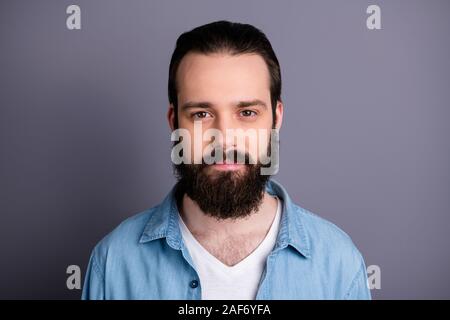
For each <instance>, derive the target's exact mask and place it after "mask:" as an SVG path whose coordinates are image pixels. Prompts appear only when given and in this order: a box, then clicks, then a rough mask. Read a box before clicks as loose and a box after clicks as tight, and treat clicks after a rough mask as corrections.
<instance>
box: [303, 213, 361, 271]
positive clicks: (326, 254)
mask: <svg viewBox="0 0 450 320" xmlns="http://www.w3.org/2000/svg"><path fill="white" fill-rule="evenodd" d="M294 207H295V208H296V211H297V213H298V215H299V217H300V221H301V223H302V225H303V229H304V232H305V233H306V235H307V238H308V242H309V248H310V253H311V256H312V257H315V258H314V259H316V260H321V262H323V263H325V262H329V263H333V264H334V265H336V266H340V265H342V266H343V267H345V268H347V271H349V272H350V273H351V274H355V273H357V272H359V271H360V269H361V268H363V267H364V259H363V256H362V254H361V252H360V251H359V249H358V248H357V246H356V245H355V244H354V242H353V240H352V238H351V237H350V236H349V235H348V234H347V233H346V232H344V231H343V230H342V229H341V228H340V227H338V226H337V225H336V224H334V223H333V222H331V221H329V220H327V219H325V218H322V217H320V216H319V215H317V214H315V213H313V212H311V211H309V210H307V209H304V208H302V207H300V206H298V205H294Z"/></svg>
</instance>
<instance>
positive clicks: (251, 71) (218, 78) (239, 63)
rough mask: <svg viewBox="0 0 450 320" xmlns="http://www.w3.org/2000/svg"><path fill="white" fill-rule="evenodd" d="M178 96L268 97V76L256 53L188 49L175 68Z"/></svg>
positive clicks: (213, 97) (179, 97) (211, 97)
mask: <svg viewBox="0 0 450 320" xmlns="http://www.w3.org/2000/svg"><path fill="white" fill-rule="evenodd" d="M177 89H178V100H179V101H183V100H187V99H189V100H191V99H202V100H211V101H212V100H222V101H223V100H224V99H230V100H235V99H255V98H259V99H269V100H270V76H269V70H268V67H267V64H266V62H265V61H264V59H263V58H262V57H261V56H260V55H258V54H240V55H230V54H227V53H215V54H208V55H205V54H201V53H192V52H191V53H188V54H187V55H186V56H184V57H183V59H182V60H181V63H180V65H179V67H178V71H177Z"/></svg>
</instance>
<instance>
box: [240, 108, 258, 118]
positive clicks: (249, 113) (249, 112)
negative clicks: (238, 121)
mask: <svg viewBox="0 0 450 320" xmlns="http://www.w3.org/2000/svg"><path fill="white" fill-rule="evenodd" d="M240 113H241V116H243V117H252V116H256V112H255V111H252V110H242V111H241V112H240Z"/></svg>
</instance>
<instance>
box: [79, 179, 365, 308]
mask: <svg viewBox="0 0 450 320" xmlns="http://www.w3.org/2000/svg"><path fill="white" fill-rule="evenodd" d="M266 191H267V192H268V193H270V194H272V195H277V196H278V197H279V198H280V199H281V200H282V202H283V211H282V216H281V221H280V228H279V231H278V235H277V240H276V243H275V246H274V248H273V249H272V251H271V253H270V254H269V256H268V257H267V260H266V266H265V269H264V271H263V274H262V276H261V280H260V283H259V286H258V291H257V295H256V299H257V300H260V299H262V300H271V299H286V300H290V299H371V295H370V290H369V288H368V281H367V273H366V266H365V263H364V259H363V257H362V255H361V253H360V252H359V251H358V249H357V248H356V247H355V245H354V244H353V242H352V240H351V239H350V237H349V236H348V235H347V234H346V233H344V232H343V231H342V230H341V229H339V228H338V227H337V226H336V225H334V224H333V223H331V222H329V221H327V220H325V219H323V218H320V217H318V216H317V215H315V214H313V213H311V212H310V211H308V210H306V209H303V208H301V207H300V206H298V205H296V204H294V203H293V202H292V200H291V199H290V198H289V195H288V194H287V192H286V190H285V189H284V188H283V187H282V186H281V185H280V184H279V183H278V182H276V181H275V180H273V179H271V180H269V182H268V183H267V185H266ZM174 192H175V188H173V189H172V190H171V192H170V193H169V194H168V195H167V196H166V197H165V199H164V200H163V202H162V203H161V204H159V205H158V206H156V207H153V208H150V209H147V210H145V211H143V212H141V213H138V214H136V215H134V216H132V217H130V218H128V219H126V220H125V221H123V222H122V223H121V224H120V225H119V226H118V227H117V228H116V229H115V230H113V231H112V232H111V233H110V234H108V235H107V236H106V237H105V238H103V239H102V240H101V241H100V242H99V243H98V244H97V245H96V246H95V248H94V250H93V251H92V254H91V256H90V260H89V264H88V268H87V273H86V276H85V281H84V287H83V293H82V299H171V300H174V299H176V300H190V299H197V300H200V299H201V290H202V284H201V281H200V279H199V276H198V274H197V272H196V270H195V268H194V267H193V263H192V259H191V257H190V255H189V252H188V250H187V248H186V246H185V244H184V242H183V238H182V235H181V232H180V229H179V225H178V220H177V218H178V209H177V205H176V200H175V195H174Z"/></svg>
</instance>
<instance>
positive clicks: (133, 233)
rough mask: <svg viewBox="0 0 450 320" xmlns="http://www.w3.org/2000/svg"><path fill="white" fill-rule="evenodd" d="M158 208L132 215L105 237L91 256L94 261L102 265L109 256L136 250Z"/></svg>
mask: <svg viewBox="0 0 450 320" xmlns="http://www.w3.org/2000/svg"><path fill="white" fill-rule="evenodd" d="M157 207H158V206H155V207H152V208H149V209H146V210H144V211H141V212H139V213H136V214H134V215H132V216H131V217H129V218H127V219H125V220H124V221H122V222H121V223H120V224H119V225H118V226H117V227H115V228H114V229H113V230H112V231H111V232H109V233H108V234H107V235H106V236H104V237H103V238H102V239H101V240H100V241H99V242H98V243H97V244H96V246H95V247H94V249H93V250H92V255H91V256H92V258H93V259H94V261H95V262H96V263H97V264H99V265H102V264H103V263H104V262H105V259H106V258H107V257H108V256H111V255H113V256H117V255H123V254H124V253H127V252H128V253H131V252H133V251H134V250H136V249H137V248H138V245H139V240H140V237H141V235H142V233H143V232H144V229H145V227H146V225H147V223H148V221H149V219H150V217H151V216H152V214H153V213H154V211H155V210H156V209H157Z"/></svg>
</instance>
